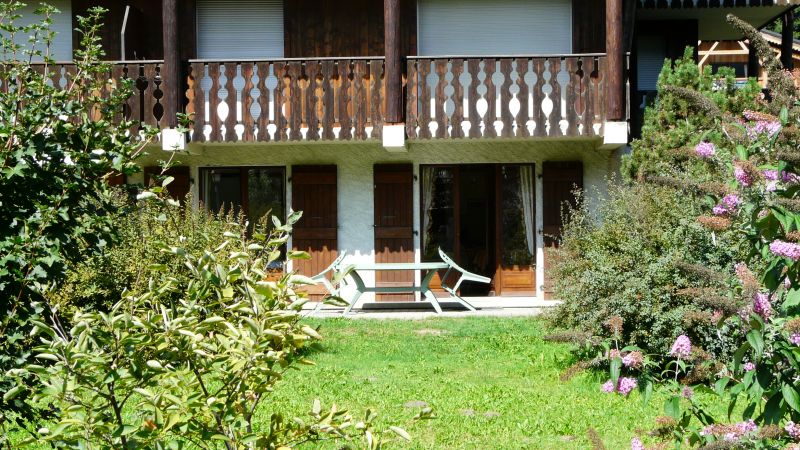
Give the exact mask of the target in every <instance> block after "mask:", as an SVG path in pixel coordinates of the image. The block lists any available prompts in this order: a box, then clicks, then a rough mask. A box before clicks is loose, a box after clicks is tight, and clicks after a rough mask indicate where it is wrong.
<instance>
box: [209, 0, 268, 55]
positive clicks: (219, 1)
mask: <svg viewBox="0 0 800 450" xmlns="http://www.w3.org/2000/svg"><path fill="white" fill-rule="evenodd" d="M197 57H198V58H200V59H259V58H282V57H283V1H281V0H197Z"/></svg>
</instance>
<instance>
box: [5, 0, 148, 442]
mask: <svg viewBox="0 0 800 450" xmlns="http://www.w3.org/2000/svg"><path fill="white" fill-rule="evenodd" d="M21 5H22V4H21V3H19V2H14V1H9V2H2V3H0V31H2V33H3V38H2V39H0V52H2V53H3V62H2V67H1V68H0V199H2V200H0V373H3V372H5V371H6V370H8V369H11V368H13V367H16V366H18V365H19V364H21V363H24V362H25V361H26V360H27V358H28V357H29V356H30V348H31V340H30V331H31V323H32V322H31V321H32V320H41V319H44V318H46V317H49V316H51V315H52V311H50V310H49V308H48V307H47V304H46V303H45V302H44V301H43V299H42V292H43V291H45V290H47V289H49V288H50V287H51V286H52V285H55V284H58V283H59V282H60V281H61V280H63V278H64V274H65V271H66V268H67V267H68V265H69V264H70V263H72V262H75V261H78V260H80V259H81V258H83V257H84V255H85V252H87V251H88V252H89V253H91V252H96V251H99V249H101V248H102V247H103V246H104V245H105V244H107V243H108V242H110V241H111V240H112V239H113V235H114V227H113V222H112V221H111V213H112V212H113V211H114V205H113V203H112V202H111V197H110V194H109V188H108V186H107V184H106V183H105V178H106V177H107V176H108V175H110V174H111V173H112V172H121V173H129V172H132V171H133V170H134V166H133V163H132V159H133V158H134V157H135V155H136V154H137V153H138V152H139V151H141V149H142V146H143V145H144V143H146V142H147V141H148V140H149V137H150V136H151V134H150V132H144V133H142V134H141V135H135V134H130V133H128V129H129V128H130V126H131V125H132V124H131V123H125V122H120V121H112V120H108V118H115V117H117V116H118V115H119V114H118V112H119V111H122V107H123V104H124V101H125V99H126V98H127V97H128V96H129V95H130V93H131V89H130V82H122V83H119V84H115V83H111V82H109V81H108V79H107V74H108V73H110V67H109V66H108V65H105V64H102V63H100V62H99V59H100V58H101V56H102V51H101V50H100V48H99V46H98V44H97V43H98V41H99V38H98V36H97V35H98V32H99V28H100V16H101V14H102V10H100V9H93V10H91V15H90V17H88V18H85V19H84V18H81V19H80V20H79V21H80V29H81V33H82V39H81V46H80V47H81V48H82V49H83V50H77V51H76V53H75V54H76V71H75V73H74V74H71V76H70V80H69V82H68V83H67V85H66V86H65V87H63V88H62V87H61V86H59V85H58V84H56V85H53V83H52V81H51V80H50V75H51V74H52V72H53V70H55V69H54V68H53V66H52V65H51V64H49V63H47V61H48V59H47V55H48V54H49V47H50V43H51V41H52V38H53V33H52V32H51V30H50V29H49V24H50V22H51V19H50V17H51V16H52V14H53V13H54V9H53V8H50V7H43V8H42V9H41V10H40V14H41V17H42V22H41V23H34V24H33V25H29V26H19V25H17V24H16V23H15V20H16V19H18V18H19V15H18V14H17V11H18V9H19V8H20V6H21ZM19 36H30V38H29V45H28V46H25V47H23V46H20V45H18V44H16V43H15V37H17V38H18V37H19ZM35 59H44V60H45V61H46V63H45V64H33V63H31V60H35ZM101 93H105V95H102V96H101V95H100V94H101ZM10 388H11V385H10V384H9V381H8V379H7V378H5V377H3V378H0V392H7V391H8V390H9V389H10ZM26 395H27V393H23V395H20V396H17V397H16V399H15V401H11V402H9V401H8V400H7V399H5V398H0V425H4V423H5V422H6V421H7V420H10V415H11V414H10V413H11V412H17V413H22V415H23V416H26V417H29V418H30V417H33V414H34V411H33V410H32V409H31V406H32V404H31V403H29V402H26V401H24V400H25V398H26ZM17 417H19V416H17ZM0 439H2V438H0Z"/></svg>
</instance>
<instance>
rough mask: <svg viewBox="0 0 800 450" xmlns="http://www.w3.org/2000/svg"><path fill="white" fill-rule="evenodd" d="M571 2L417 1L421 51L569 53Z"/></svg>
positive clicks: (450, 52)
mask: <svg viewBox="0 0 800 450" xmlns="http://www.w3.org/2000/svg"><path fill="white" fill-rule="evenodd" d="M571 4H572V1H571V0H496V1H492V2H486V1H483V0H419V2H418V3H417V5H418V10H417V11H418V39H419V54H420V55H516V54H555V53H565V54H566V53H572V5H571Z"/></svg>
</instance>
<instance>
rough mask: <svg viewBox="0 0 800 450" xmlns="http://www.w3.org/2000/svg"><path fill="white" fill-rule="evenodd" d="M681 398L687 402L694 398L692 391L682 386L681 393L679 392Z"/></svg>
mask: <svg viewBox="0 0 800 450" xmlns="http://www.w3.org/2000/svg"><path fill="white" fill-rule="evenodd" d="M681 396H682V397H683V398H685V399H687V400H691V399H692V397H694V391H693V390H692V388H690V387H689V386H684V387H683V391H681Z"/></svg>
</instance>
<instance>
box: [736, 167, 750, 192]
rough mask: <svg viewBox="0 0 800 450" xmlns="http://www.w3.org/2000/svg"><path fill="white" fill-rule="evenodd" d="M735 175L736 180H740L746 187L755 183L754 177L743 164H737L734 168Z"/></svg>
mask: <svg viewBox="0 0 800 450" xmlns="http://www.w3.org/2000/svg"><path fill="white" fill-rule="evenodd" d="M733 176H734V177H736V181H738V182H739V184H741V185H742V186H744V187H748V186H750V185H751V184H753V178H752V177H751V176H750V174H749V173H747V171H746V170H744V169H743V168H742V166H739V165H737V166H736V167H734V168H733Z"/></svg>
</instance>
